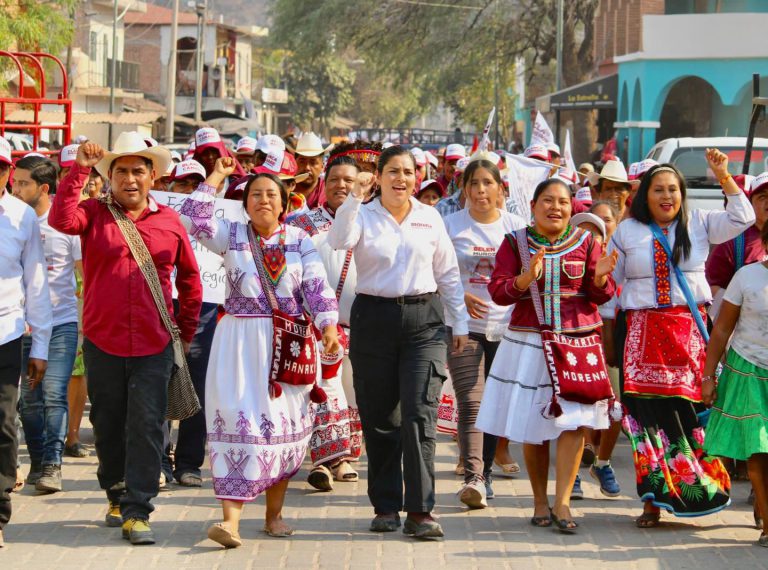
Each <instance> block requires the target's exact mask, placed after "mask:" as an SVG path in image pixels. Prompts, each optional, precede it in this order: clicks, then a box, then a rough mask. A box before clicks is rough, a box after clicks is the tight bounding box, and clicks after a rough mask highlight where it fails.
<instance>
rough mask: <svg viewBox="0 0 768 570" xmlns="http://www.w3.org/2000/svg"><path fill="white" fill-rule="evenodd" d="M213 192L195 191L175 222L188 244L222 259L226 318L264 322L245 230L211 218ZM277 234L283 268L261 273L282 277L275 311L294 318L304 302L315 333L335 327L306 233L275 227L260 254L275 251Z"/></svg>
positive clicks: (266, 312)
mask: <svg viewBox="0 0 768 570" xmlns="http://www.w3.org/2000/svg"><path fill="white" fill-rule="evenodd" d="M215 192H216V190H215V188H213V187H211V186H208V185H207V184H204V183H203V184H201V185H200V186H198V188H197V190H195V192H193V193H192V194H190V196H189V197H188V198H187V199H186V200H185V201H184V202H183V203H182V205H181V210H180V212H179V214H180V216H181V222H182V224H183V225H184V227H185V228H186V229H187V232H188V233H189V235H190V236H191V237H192V238H193V240H197V241H198V242H199V243H200V244H202V245H203V246H204V247H205V248H207V249H209V250H210V251H212V252H213V253H216V254H218V255H221V256H222V257H223V258H224V268H225V270H226V272H227V283H226V294H225V302H224V309H225V310H226V312H227V313H228V314H230V315H233V316H236V317H269V316H271V315H272V310H271V308H270V306H269V301H268V300H267V297H266V295H265V294H264V291H263V289H262V287H261V281H260V279H259V274H258V272H257V268H256V261H255V260H254V258H253V254H252V253H251V249H250V245H249V242H248V232H247V228H248V226H247V225H246V224H244V223H241V222H233V221H230V220H226V219H218V218H216V217H214V196H215ZM283 228H284V230H285V266H284V268H282V267H270V268H268V271H267V273H269V274H272V275H274V276H275V277H277V275H280V273H281V272H282V275H280V276H279V280H278V281H277V285H276V287H275V294H276V297H277V304H278V308H279V309H280V310H281V311H283V312H285V313H287V314H289V315H294V316H295V315H300V314H301V313H302V306H303V305H304V304H305V301H306V306H307V307H308V309H309V312H310V313H311V314H312V318H313V319H314V322H315V325H316V326H317V327H318V328H319V329H320V330H322V329H323V328H324V327H326V326H328V325H336V323H337V322H338V320H339V309H338V303H337V302H336V296H335V294H334V291H333V289H331V287H330V286H329V285H328V278H327V277H326V273H325V269H324V267H323V262H322V260H321V259H320V255H319V254H318V253H317V250H316V249H315V245H314V243H313V242H312V239H311V238H310V237H309V236H308V235H307V234H306V232H304V231H303V230H301V229H299V228H296V227H293V226H288V225H286V226H283V225H282V224H281V226H280V229H278V231H277V232H276V233H275V234H274V235H272V236H271V237H270V238H269V239H267V240H264V241H263V247H264V251H265V254H268V253H269V250H270V249H271V248H273V247H277V245H278V243H279V239H280V233H281V230H282V229H283ZM193 246H195V244H194V243H193ZM267 257H269V256H268V255H267Z"/></svg>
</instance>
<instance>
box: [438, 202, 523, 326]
mask: <svg viewBox="0 0 768 570" xmlns="http://www.w3.org/2000/svg"><path fill="white" fill-rule="evenodd" d="M499 214H500V216H499V219H498V220H496V221H495V222H493V223H491V224H481V223H480V222H476V221H475V220H474V219H472V216H471V215H470V214H469V208H465V209H463V210H460V211H458V212H456V213H454V214H450V215H448V216H446V217H445V218H444V221H445V228H446V229H447V230H448V236H449V237H450V238H451V241H452V242H453V247H454V249H455V250H456V257H457V258H458V260H459V272H460V273H461V284H462V285H463V287H464V292H465V293H470V294H472V295H474V296H476V297H479V298H480V299H482V300H483V301H484V302H486V303H488V305H489V307H488V313H487V314H486V317H485V318H483V319H470V320H469V330H470V332H474V333H480V334H487V333H488V332H491V331H492V330H493V329H495V328H497V327H499V326H500V325H505V324H506V323H508V322H509V318H510V316H511V315H512V309H513V306H510V307H500V306H499V305H497V304H495V303H494V302H493V301H492V300H491V294H490V293H489V292H488V283H490V281H491V273H493V268H494V265H495V264H496V252H497V251H499V247H501V243H502V242H503V241H504V235H505V234H508V233H510V232H513V231H515V230H517V229H519V228H524V227H525V226H526V225H527V224H526V223H525V220H523V219H522V218H521V217H520V216H517V215H515V214H510V213H509V212H505V211H504V210H499Z"/></svg>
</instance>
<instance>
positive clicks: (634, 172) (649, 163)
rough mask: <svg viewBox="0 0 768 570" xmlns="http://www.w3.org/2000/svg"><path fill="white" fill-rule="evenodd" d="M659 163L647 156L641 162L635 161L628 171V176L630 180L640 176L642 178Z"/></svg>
mask: <svg viewBox="0 0 768 570" xmlns="http://www.w3.org/2000/svg"><path fill="white" fill-rule="evenodd" d="M658 164H659V163H658V162H656V161H655V160H653V159H652V158H646V159H645V160H641V161H640V162H633V163H632V164H630V165H629V172H628V173H627V177H628V178H629V179H630V180H637V179H638V178H642V177H643V174H645V173H646V172H648V171H649V170H650V169H651V168H653V167H654V166H656V165H658Z"/></svg>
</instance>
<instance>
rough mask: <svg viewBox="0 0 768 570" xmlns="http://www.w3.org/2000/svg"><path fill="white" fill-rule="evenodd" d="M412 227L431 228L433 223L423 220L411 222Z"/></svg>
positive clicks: (418, 228) (419, 228)
mask: <svg viewBox="0 0 768 570" xmlns="http://www.w3.org/2000/svg"><path fill="white" fill-rule="evenodd" d="M411 227H412V228H414V229H417V230H431V229H432V224H425V223H423V222H411Z"/></svg>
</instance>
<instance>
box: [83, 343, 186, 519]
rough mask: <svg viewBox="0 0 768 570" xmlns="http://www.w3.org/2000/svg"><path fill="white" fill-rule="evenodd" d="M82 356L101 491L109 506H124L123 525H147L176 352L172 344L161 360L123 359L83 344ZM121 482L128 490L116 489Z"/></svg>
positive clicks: (156, 485)
mask: <svg viewBox="0 0 768 570" xmlns="http://www.w3.org/2000/svg"><path fill="white" fill-rule="evenodd" d="M83 356H84V357H85V365H86V367H87V369H88V397H89V398H90V400H91V414H90V416H89V417H90V420H91V424H92V425H93V436H94V441H95V444H96V455H97V456H98V459H99V469H98V471H97V475H98V478H99V485H100V486H101V488H102V489H105V490H106V491H107V497H108V498H109V499H110V500H111V501H116V500H118V499H119V500H120V511H121V513H122V515H123V520H124V521H125V520H128V519H129V518H138V519H147V518H149V513H151V512H152V511H153V510H154V507H153V506H152V504H151V503H150V500H151V499H153V498H154V497H156V496H157V493H158V491H159V478H160V462H161V457H162V454H163V424H164V422H165V412H166V408H167V402H168V382H169V380H170V379H171V371H172V369H173V347H172V345H171V343H168V346H166V347H165V349H164V350H163V351H162V352H160V353H159V354H153V355H149V356H135V357H122V356H114V355H112V354H108V353H106V352H104V351H103V350H101V349H99V348H98V347H97V346H96V345H95V344H93V343H92V342H91V341H90V340H88V339H87V338H85V339H83ZM121 481H125V490H118V489H119V488H120V487H121V486H118V488H115V486H116V485H117V483H120V482H121Z"/></svg>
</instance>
